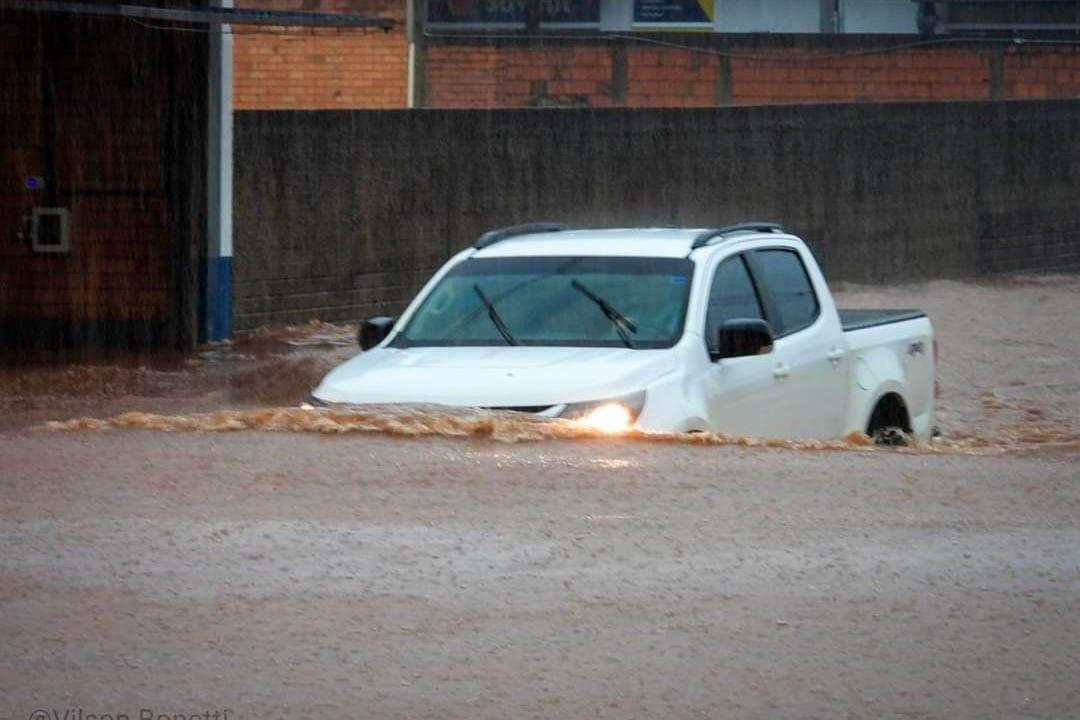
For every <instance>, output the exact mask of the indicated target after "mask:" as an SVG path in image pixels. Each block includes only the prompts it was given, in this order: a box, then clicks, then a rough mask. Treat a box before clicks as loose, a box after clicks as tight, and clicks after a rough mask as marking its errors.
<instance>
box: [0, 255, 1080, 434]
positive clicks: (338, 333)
mask: <svg viewBox="0 0 1080 720" xmlns="http://www.w3.org/2000/svg"><path fill="white" fill-rule="evenodd" d="M1078 286H1080V282H1078V279H1077V278H1076V277H1075V276H1011V277H1005V278H1002V279H998V280H994V281H985V282H980V283H959V282H934V283H927V284H925V285H919V286H905V287H898V288H866V287H858V286H848V287H846V288H842V289H841V290H840V291H838V292H837V293H836V299H837V302H838V304H839V305H841V306H843V307H852V308H861V307H919V308H921V309H924V310H926V311H927V313H928V314H929V315H930V317H931V319H932V321H933V322H934V325H935V333H936V336H937V338H938V343H939V347H940V349H941V361H940V363H939V366H938V379H939V384H940V387H941V388H942V395H941V397H940V398H939V399H938V401H937V407H936V417H937V421H938V425H939V427H940V428H941V430H942V431H943V436H942V437H941V438H940V439H937V440H934V441H932V442H930V443H925V444H922V445H920V446H918V447H917V448H915V449H914V451H915V452H934V453H940V452H962V453H978V452H982V453H1001V452H1016V451H1026V450H1031V449H1035V448H1074V447H1078V446H1080V432H1077V431H1076V430H1074V423H1075V421H1076V419H1077V418H1078V417H1080V364H1078V363H1076V362H1075V358H1077V357H1080V336H1078V333H1076V332H1075V331H1074V330H1075V329H1076V328H1077V326H1078V325H1080V322H1078V321H1077V320H1076V317H1077V315H1076V313H1078V312H1080V287H1078ZM355 333H356V328H355V326H348V325H341V326H338V325H332V324H326V323H320V322H315V321H313V322H312V323H311V324H309V325H306V326H299V327H281V328H264V329H261V330H259V331H255V332H252V333H247V334H244V335H242V336H241V337H239V338H238V339H237V340H235V341H233V342H229V343H225V344H221V345H216V346H212V347H206V348H203V349H202V350H200V351H198V352H196V353H193V354H191V355H186V356H181V355H178V354H175V353H158V354H143V355H129V356H122V357H119V358H112V359H110V358H108V357H105V358H98V359H96V360H93V361H90V362H81V363H80V362H76V363H70V362H68V363H63V364H61V363H57V362H49V361H48V359H47V358H46V359H43V360H41V361H39V362H37V363H23V364H21V365H17V366H9V367H6V368H2V369H0V396H2V397H0V409H2V410H3V411H4V412H3V417H0V428H3V427H25V426H29V425H37V426H42V427H47V428H50V429H104V428H136V427H143V428H146V429H158V430H207V431H210V430H236V429H250V430H258V429H266V430H275V431H298V432H304V431H309V432H323V433H345V432H386V433H390V434H395V435H428V434H438V435H448V436H475V435H486V436H490V437H493V438H495V439H498V440H504V441H530V440H541V439H557V438H572V437H582V436H585V435H588V434H591V433H590V431H587V430H585V429H583V428H575V427H571V426H569V425H568V424H566V423H561V422H555V423H546V426H542V425H539V424H538V423H537V421H535V420H534V419H532V418H525V417H522V416H520V415H516V414H514V413H489V412H479V413H478V412H477V411H471V410H463V411H457V410H449V409H446V408H440V407H438V406H427V407H425V406H415V407H392V406H387V407H381V408H358V409H357V412H356V413H353V414H352V415H351V416H350V415H347V414H345V413H343V412H340V411H339V412H333V413H328V412H312V413H304V412H301V411H299V410H298V409H297V408H298V406H299V405H300V404H301V403H303V402H304V400H305V399H306V397H307V394H308V393H309V392H310V391H311V389H312V388H313V387H314V386H315V384H317V382H318V380H319V379H320V378H321V377H322V375H323V374H325V373H326V372H327V371H328V370H329V369H330V368H332V367H334V366H335V365H337V364H338V363H340V362H342V361H343V360H345V359H347V358H348V357H350V356H352V355H353V354H355V353H356V352H357V350H356V348H355V344H354V338H355ZM630 437H635V438H638V439H640V440H644V441H649V442H657V441H661V442H680V441H681V442H689V443H692V444H699V445H701V444H709V445H718V444H732V443H735V444H743V445H754V446H760V445H768V446H771V447H778V446H787V447H791V448H801V449H852V450H863V451H865V450H867V449H874V448H872V447H868V443H867V442H866V438H865V437H861V436H859V434H858V433H855V434H853V435H851V436H849V437H847V438H844V439H841V440H838V441H836V442H827V443H815V442H809V441H800V440H799V439H797V438H793V439H791V440H789V441H776V440H763V439H757V438H733V437H725V436H716V435H708V434H706V435H702V436H667V435H662V434H659V435H657V434H653V435H648V436H646V435H644V434H641V433H631V434H630Z"/></svg>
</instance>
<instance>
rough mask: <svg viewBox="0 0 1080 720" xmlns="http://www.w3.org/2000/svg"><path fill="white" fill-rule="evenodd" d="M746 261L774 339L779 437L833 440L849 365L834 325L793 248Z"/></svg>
mask: <svg viewBox="0 0 1080 720" xmlns="http://www.w3.org/2000/svg"><path fill="white" fill-rule="evenodd" d="M747 261H748V263H749V267H750V269H751V272H752V274H753V277H754V279H755V281H756V282H757V285H758V287H759V288H761V290H762V300H763V304H764V307H765V312H766V315H767V317H768V320H769V323H770V324H771V325H772V327H773V334H774V337H775V339H776V342H775V344H774V345H773V352H772V371H773V378H772V379H773V380H774V382H775V383H776V386H777V388H780V389H781V393H780V401H779V404H778V405H777V408H778V409H782V412H783V415H784V417H783V419H782V423H783V426H784V433H785V434H786V435H788V436H789V437H796V438H835V437H837V436H838V435H839V434H840V433H841V432H842V431H843V423H844V414H845V410H846V404H847V399H848V384H847V383H848V368H847V365H848V362H849V360H848V358H847V357H846V352H845V349H846V345H845V343H844V338H843V331H842V330H841V328H840V325H839V320H838V319H837V318H836V317H835V313H825V312H823V304H822V302H821V301H820V300H819V298H818V297H817V294H816V293H815V292H814V285H813V283H812V282H811V280H810V275H809V273H808V272H807V270H806V265H805V263H804V262H803V260H802V258H801V257H800V255H799V252H798V250H796V249H795V248H787V247H785V248H767V249H763V250H754V251H752V252H750V253H748V254H747ZM830 307H831V306H830ZM780 420H781V419H780V418H777V421H778V422H779V421H780Z"/></svg>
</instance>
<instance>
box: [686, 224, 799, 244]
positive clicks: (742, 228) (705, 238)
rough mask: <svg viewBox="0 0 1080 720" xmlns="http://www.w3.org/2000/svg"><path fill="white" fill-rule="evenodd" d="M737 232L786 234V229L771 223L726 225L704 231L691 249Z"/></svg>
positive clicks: (696, 238)
mask: <svg viewBox="0 0 1080 720" xmlns="http://www.w3.org/2000/svg"><path fill="white" fill-rule="evenodd" d="M737 232H771V233H782V232H784V228H783V227H782V226H781V225H778V224H777V223H770V222H742V223H735V224H734V225H725V226H724V227H719V228H710V229H709V230H703V231H702V232H701V233H699V234H698V235H697V237H695V238H694V242H693V243H691V244H690V249H691V250H697V249H698V248H699V247H705V246H706V245H708V244H709V242H710V241H712V240H713V239H715V238H718V237H723V236H724V235H730V234H732V233H737Z"/></svg>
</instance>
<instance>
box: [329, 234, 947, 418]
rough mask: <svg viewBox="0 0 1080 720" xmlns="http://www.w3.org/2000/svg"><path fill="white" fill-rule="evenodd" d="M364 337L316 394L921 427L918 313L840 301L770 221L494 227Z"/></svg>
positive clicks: (550, 411)
mask: <svg viewBox="0 0 1080 720" xmlns="http://www.w3.org/2000/svg"><path fill="white" fill-rule="evenodd" d="M360 342H361V346H362V347H363V348H364V349H365V350H366V352H363V353H361V354H359V355H357V356H356V357H354V358H352V359H350V360H348V361H347V362H345V363H344V364H342V365H340V366H338V367H337V368H335V369H334V370H332V371H331V372H330V373H329V374H327V375H326V377H325V378H324V379H323V380H322V382H321V383H320V384H319V386H318V387H317V388H316V389H315V390H314V392H313V393H312V399H313V401H314V402H316V403H320V404H328V403H347V404H368V403H437V404H444V405H453V406H468V407H481V408H492V409H505V410H518V411H523V412H530V413H535V414H539V415H543V416H549V417H562V418H570V419H576V420H579V421H582V422H588V423H591V424H593V425H596V426H598V427H601V428H605V429H611V430H618V429H622V428H627V427H636V428H640V429H643V430H657V431H673V432H692V431H713V432H718V433H728V434H739V435H750V436H762V437H786V438H821V439H826V438H837V437H842V436H845V435H847V434H848V433H850V432H852V431H855V430H858V431H863V432H866V433H868V434H871V435H875V434H876V437H878V438H882V437H888V436H890V435H892V436H894V437H895V436H896V434H897V431H903V432H904V433H907V434H910V435H913V436H916V437H922V438H925V437H928V436H929V435H930V433H931V429H932V426H933V405H934V402H933V401H934V360H933V358H932V348H933V346H934V345H933V330H932V327H931V324H930V321H929V320H928V319H927V318H926V316H925V315H924V314H923V313H922V312H919V311H915V310H895V311H890V310H857V311H839V312H838V311H837V309H836V307H835V305H834V304H833V299H832V295H831V294H830V292H829V289H828V286H827V285H826V283H825V280H824V278H823V276H822V273H821V271H820V269H819V268H818V265H817V263H816V262H815V260H814V257H813V255H812V254H811V253H810V251H809V249H808V248H807V246H806V245H805V244H804V243H803V242H802V240H800V239H799V238H797V237H795V236H794V235H790V234H788V233H786V232H784V231H783V230H782V229H781V228H780V227H779V226H777V225H772V224H768V223H742V224H739V225H733V226H728V227H724V228H715V229H671V228H644V229H643V228H635V229H610V230H608V229H605V230H572V229H569V228H565V227H564V226H561V225H553V224H535V225H524V226H515V227H512V228H504V229H502V230H496V231H492V232H489V233H486V234H485V235H483V236H482V237H481V238H480V239H479V240H478V241H477V243H476V244H475V245H474V246H473V247H470V248H467V249H466V250H463V251H462V252H460V253H458V254H457V255H455V256H454V257H453V258H451V259H450V260H449V261H448V262H447V263H446V264H445V265H444V266H443V267H442V268H441V269H440V270H439V271H438V272H436V274H435V275H434V276H433V277H432V278H431V280H430V281H429V282H428V283H427V284H426V285H425V286H424V288H423V289H422V290H421V291H420V293H419V294H418V295H417V296H416V298H415V299H414V300H413V301H412V302H411V303H410V304H409V306H408V308H407V309H406V310H405V312H404V313H403V314H402V316H401V317H400V319H398V320H396V321H394V320H393V319H391V318H372V319H369V320H367V321H365V322H364V323H363V325H362V326H361V330H360Z"/></svg>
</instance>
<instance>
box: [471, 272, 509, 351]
mask: <svg viewBox="0 0 1080 720" xmlns="http://www.w3.org/2000/svg"><path fill="white" fill-rule="evenodd" d="M472 289H473V290H475V291H476V295H477V297H479V298H480V302H482V303H484V307H486V308H487V314H488V317H489V318H491V324H492V325H494V326H495V329H496V330H498V331H499V334H500V335H502V336H503V339H504V340H506V344H507V345H520V344H521V343H519V342H518V341H517V340H515V339H514V335H513V333H511V332H510V328H508V327H506V323H504V322H503V319H502V318H501V317H499V313H498V311H496V310H495V304H494V303H492V302H491V301H490V300H488V296H487V295H485V294H484V291H483V290H481V289H480V286H479V285H477V284H476V283H473V286H472Z"/></svg>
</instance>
